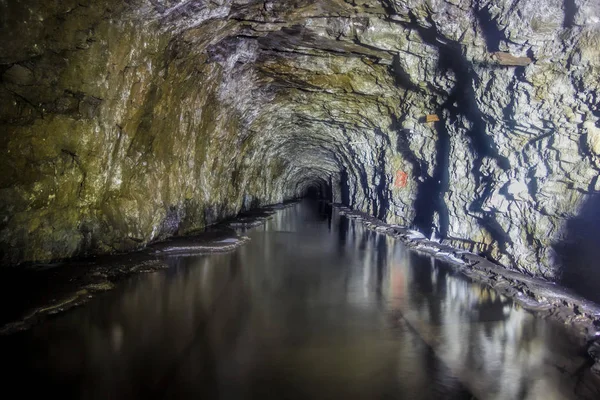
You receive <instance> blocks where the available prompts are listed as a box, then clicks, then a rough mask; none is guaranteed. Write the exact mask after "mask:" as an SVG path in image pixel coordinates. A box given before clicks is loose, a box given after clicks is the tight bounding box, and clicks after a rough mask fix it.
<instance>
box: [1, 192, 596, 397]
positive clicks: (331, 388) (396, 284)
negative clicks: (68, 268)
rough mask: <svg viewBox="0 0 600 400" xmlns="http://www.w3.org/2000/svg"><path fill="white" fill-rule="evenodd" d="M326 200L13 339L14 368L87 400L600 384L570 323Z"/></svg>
mask: <svg viewBox="0 0 600 400" xmlns="http://www.w3.org/2000/svg"><path fill="white" fill-rule="evenodd" d="M320 207H321V209H320V210H317V208H316V206H315V205H314V204H306V203H304V204H301V205H298V206H294V207H293V208H290V209H286V210H283V211H280V212H279V213H278V214H277V215H276V216H275V218H274V219H273V220H271V221H269V222H268V223H267V225H266V226H264V227H260V228H256V229H254V230H251V231H250V232H248V233H247V234H248V235H249V236H250V237H251V238H252V241H251V242H250V243H249V244H248V245H246V246H244V247H242V248H240V249H238V250H237V251H236V252H234V253H231V254H221V255H213V256H202V257H187V258H173V259H170V260H169V262H170V263H171V264H172V267H171V268H170V269H168V270H166V271H163V272H159V273H154V274H149V275H143V276H138V277H136V278H134V279H131V280H129V281H127V282H126V283H124V284H123V285H122V286H121V287H120V288H119V289H117V290H115V291H113V292H110V293H107V294H106V295H104V296H101V297H98V298H96V299H94V300H93V301H91V302H90V303H89V304H88V305H86V306H85V307H83V308H81V309H77V310H75V311H73V312H70V313H67V314H65V315H62V316H60V317H57V318H55V319H54V320H52V321H49V322H47V323H45V324H43V325H40V326H38V327H36V328H35V329H33V330H32V331H31V332H27V333H25V334H22V335H18V336H14V337H10V338H6V339H4V340H3V341H2V343H1V344H2V347H1V350H2V352H3V355H4V357H3V360H4V363H5V365H11V367H12V368H11V372H10V373H8V375H6V376H5V377H6V378H7V379H6V382H14V383H15V385H16V382H17V378H18V377H27V379H28V381H29V382H30V384H28V385H21V384H19V386H18V389H19V392H20V393H22V394H24V395H28V394H32V393H29V392H37V393H40V392H41V393H43V394H46V395H48V394H51V393H53V392H56V393H60V394H61V396H62V397H68V398H86V399H87V398H89V399H106V398H119V399H120V398H138V397H145V398H187V397H196V398H208V399H216V398H222V399H244V398H277V399H281V398H283V399H305V398H320V399H384V398H386V399H387V398H397V399H440V398H442V399H471V398H479V399H545V400H550V399H563V398H578V397H581V398H590V399H591V398H600V396H598V394H599V393H598V392H597V391H595V390H596V389H595V388H594V387H593V386H592V385H591V383H590V381H591V378H590V376H589V375H588V374H589V372H587V371H588V368H587V365H586V360H585V358H583V356H582V355H580V354H578V353H577V352H576V351H575V350H574V347H573V346H571V345H570V344H569V340H568V339H567V337H566V336H565V335H564V334H563V333H562V331H561V330H560V329H559V328H558V327H555V326H553V325H551V324H549V323H548V322H546V321H543V320H540V319H536V318H534V317H532V316H531V315H530V314H528V313H526V312H524V311H522V310H519V309H516V308H515V307H514V306H513V305H512V303H511V302H510V301H508V300H507V299H505V298H502V297H500V296H498V295H496V294H495V292H492V291H490V290H488V289H486V288H484V287H482V286H480V285H477V284H473V283H470V282H468V281H467V280H466V279H465V278H463V277H461V276H454V275H453V274H452V273H451V272H450V269H448V268H447V267H446V266H444V265H441V264H438V262H435V261H432V260H431V259H430V258H428V257H423V256H418V255H416V254H414V253H411V252H409V251H408V250H407V249H406V248H405V247H403V246H402V244H401V243H398V242H396V241H394V240H393V239H391V238H389V237H387V236H384V235H380V234H377V233H375V232H371V231H368V230H365V229H364V228H363V227H362V226H361V225H360V224H356V223H355V222H353V221H348V220H347V219H345V218H343V217H339V216H337V214H336V213H335V212H334V213H333V216H332V215H331V214H330V213H327V212H326V211H327V210H325V209H323V206H322V205H321V206H320ZM31 383H33V384H31ZM6 386H11V385H10V384H9V383H7V384H6ZM7 389H8V388H6V389H5V390H7Z"/></svg>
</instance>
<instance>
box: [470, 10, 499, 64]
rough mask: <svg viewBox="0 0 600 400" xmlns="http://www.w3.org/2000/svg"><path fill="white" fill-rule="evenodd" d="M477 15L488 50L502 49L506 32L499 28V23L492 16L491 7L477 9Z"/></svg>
mask: <svg viewBox="0 0 600 400" xmlns="http://www.w3.org/2000/svg"><path fill="white" fill-rule="evenodd" d="M475 16H476V17H477V21H478V22H479V27H480V28H481V31H482V33H483V38H484V39H485V44H486V47H487V51H489V52H490V53H493V52H496V51H500V42H501V41H502V40H504V34H503V33H502V31H501V30H500V29H498V25H497V24H496V21H495V19H494V18H492V16H491V14H490V10H489V8H487V7H484V8H480V9H479V10H477V11H475Z"/></svg>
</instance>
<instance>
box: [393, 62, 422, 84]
mask: <svg viewBox="0 0 600 400" xmlns="http://www.w3.org/2000/svg"><path fill="white" fill-rule="evenodd" d="M390 72H391V75H392V76H393V77H394V83H395V84H396V86H397V87H401V88H404V89H408V90H412V91H415V92H421V90H420V88H419V87H418V86H417V85H416V84H415V83H414V82H413V81H412V80H411V79H410V75H409V74H408V73H407V72H406V71H405V70H404V68H402V65H400V56H399V55H398V54H396V55H394V57H393V58H392V64H391V65H390Z"/></svg>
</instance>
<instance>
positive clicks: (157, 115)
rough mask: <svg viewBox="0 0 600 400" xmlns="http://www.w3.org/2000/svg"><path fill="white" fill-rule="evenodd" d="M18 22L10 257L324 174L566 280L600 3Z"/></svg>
mask: <svg viewBox="0 0 600 400" xmlns="http://www.w3.org/2000/svg"><path fill="white" fill-rule="evenodd" d="M0 14H1V15H3V16H4V17H2V18H3V20H2V26H1V33H0V37H1V38H2V43H1V46H2V47H1V48H0V75H1V76H2V82H1V85H0V102H1V103H0V105H1V107H0V121H1V124H2V126H3V132H4V134H3V135H2V139H1V140H2V146H3V148H5V149H6V151H5V157H3V159H2V160H0V169H1V170H2V177H1V178H0V187H1V189H0V190H1V191H2V196H1V203H0V214H1V216H2V218H1V221H2V222H1V225H0V241H1V242H2V254H3V255H2V259H3V261H4V262H5V263H11V264H14V263H18V262H22V261H44V260H50V259H56V258H64V257H70V256H75V255H84V254H91V253H99V252H109V251H121V250H127V249H132V248H136V247H139V246H143V245H145V244H146V243H148V242H150V241H152V240H155V239H157V238H161V237H164V236H166V235H171V234H175V233H185V232H187V231H190V230H193V229H197V228H200V227H202V226H205V225H206V224H208V223H212V222H214V221H216V220H218V219H221V218H224V217H226V216H228V215H232V214H235V213H236V212H238V211H239V210H241V209H242V208H244V207H250V206H256V205H261V204H266V203H271V202H277V201H281V200H284V199H286V198H291V197H295V196H298V195H301V194H302V193H304V192H305V191H306V190H307V189H308V188H309V187H312V186H319V187H320V188H321V189H322V190H323V191H326V190H327V188H331V189H332V190H333V197H334V200H335V201H339V202H343V203H346V204H347V205H349V206H351V207H354V208H356V209H360V210H362V211H365V212H369V213H371V214H372V215H374V216H377V217H379V218H381V219H384V220H386V221H387V222H390V223H398V224H402V225H408V226H413V227H416V228H418V229H420V230H422V231H424V232H425V233H427V234H428V235H429V234H430V233H431V232H432V231H433V232H434V234H435V235H436V236H438V237H441V238H442V239H443V240H444V241H446V242H448V243H450V244H453V245H455V246H459V247H462V248H465V249H468V250H472V251H475V252H479V253H483V254H485V255H487V256H488V257H490V258H493V259H495V260H497V261H500V262H501V263H503V264H504V265H506V266H507V267H510V268H516V269H519V270H521V271H524V272H527V273H531V274H536V275H542V276H545V277H549V278H554V277H556V276H558V275H559V274H560V262H559V260H558V259H557V256H556V254H555V249H556V248H557V247H556V244H557V243H560V242H563V241H565V240H568V239H569V238H568V237H565V235H566V233H567V231H568V230H566V228H565V227H566V226H567V225H568V221H569V220H570V219H571V218H573V217H575V216H577V214H578V212H579V210H580V209H581V207H582V206H583V205H584V204H585V203H586V201H590V198H591V197H592V196H593V195H594V193H596V191H597V190H600V182H598V174H599V171H600V164H599V158H598V157H599V155H600V127H599V123H598V120H599V118H600V110H599V109H598V103H599V101H600V99H599V97H598V96H599V95H600V90H599V89H600V83H599V82H600V50H599V49H600V0H564V1H563V0H543V1H542V0H511V1H508V0H500V1H485V0H445V1H444V0H428V1H417V0H381V1H379V0H354V1H349V0H348V1H343V0H326V1H316V0H314V1H313V0H293V1H285V2H283V1H255V0H220V1H212V2H210V1H202V0H152V1H151V0H132V1H129V2H120V1H116V0H113V1H111V0H104V1H101V2H97V1H96V2H91V1H89V2H83V1H63V2H61V3H60V5H38V4H37V2H34V1H29V0H21V1H10V2H9V1H3V2H0ZM25 22H26V24H25ZM427 121H431V122H427Z"/></svg>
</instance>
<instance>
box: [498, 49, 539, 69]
mask: <svg viewBox="0 0 600 400" xmlns="http://www.w3.org/2000/svg"><path fill="white" fill-rule="evenodd" d="M492 60H494V61H495V62H496V63H498V64H499V65H506V66H512V67H525V66H527V65H529V64H531V63H532V62H533V60H532V59H531V58H529V57H516V56H513V55H512V54H510V53H506V52H503V51H497V52H495V53H492Z"/></svg>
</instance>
